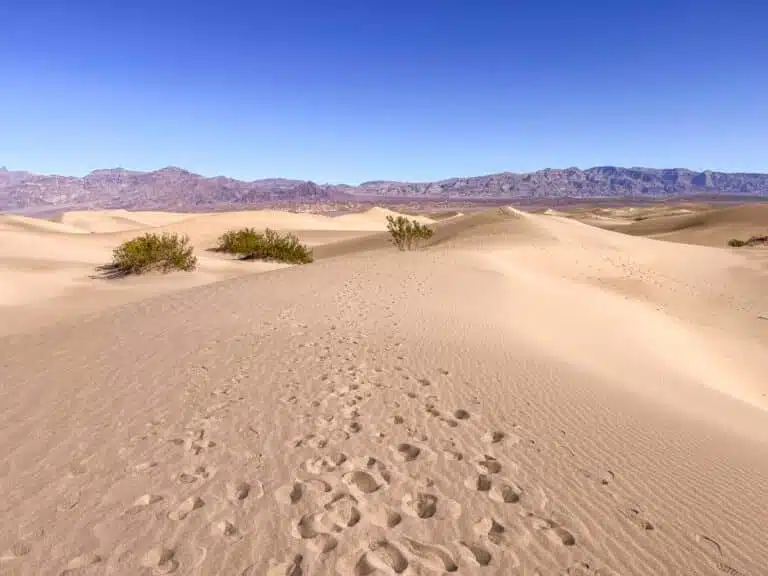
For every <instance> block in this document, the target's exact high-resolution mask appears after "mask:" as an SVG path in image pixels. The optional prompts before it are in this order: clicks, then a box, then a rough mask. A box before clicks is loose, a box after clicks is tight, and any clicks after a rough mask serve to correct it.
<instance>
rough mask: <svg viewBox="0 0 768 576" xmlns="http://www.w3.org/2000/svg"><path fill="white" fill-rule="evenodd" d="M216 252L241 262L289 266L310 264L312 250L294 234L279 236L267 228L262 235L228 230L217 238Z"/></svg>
mask: <svg viewBox="0 0 768 576" xmlns="http://www.w3.org/2000/svg"><path fill="white" fill-rule="evenodd" d="M215 250H216V251H217V252H226V253H227V254H235V255H237V256H240V257H241V258H242V259H243V260H277V261H279V262H286V263H289V264H308V263H310V262H312V260H313V256H312V250H311V249H309V248H308V247H307V246H305V245H304V244H302V243H301V242H300V241H299V238H298V237H297V236H296V235H295V234H280V233H279V232H276V231H274V230H271V229H269V228H267V229H266V230H264V233H263V234H262V233H260V232H257V231H256V229H254V228H242V229H241V230H229V231H228V232H225V233H224V234H222V235H221V236H220V237H219V242H218V246H217V247H216V248H215Z"/></svg>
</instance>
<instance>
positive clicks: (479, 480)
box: [464, 474, 491, 492]
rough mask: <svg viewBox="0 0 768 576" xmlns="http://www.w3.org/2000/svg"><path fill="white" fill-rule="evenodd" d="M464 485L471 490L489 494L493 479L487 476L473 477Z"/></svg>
mask: <svg viewBox="0 0 768 576" xmlns="http://www.w3.org/2000/svg"><path fill="white" fill-rule="evenodd" d="M464 485H465V486H466V487H467V488H469V489H470V490H474V491H477V492H488V491H489V490H490V489H491V478H490V476H488V475H486V474H478V475H477V476H471V477H470V478H467V479H466V480H465V481H464Z"/></svg>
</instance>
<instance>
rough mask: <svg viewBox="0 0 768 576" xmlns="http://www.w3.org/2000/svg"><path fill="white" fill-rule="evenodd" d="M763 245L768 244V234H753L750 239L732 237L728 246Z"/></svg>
mask: <svg viewBox="0 0 768 576" xmlns="http://www.w3.org/2000/svg"><path fill="white" fill-rule="evenodd" d="M761 245H768V236H752V237H750V238H749V239H748V240H739V239H738V238H731V239H730V240H728V246H731V247H732V248H741V247H742V246H761Z"/></svg>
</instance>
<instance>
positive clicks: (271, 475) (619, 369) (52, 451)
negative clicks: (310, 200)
mask: <svg viewBox="0 0 768 576" xmlns="http://www.w3.org/2000/svg"><path fill="white" fill-rule="evenodd" d="M352 216H354V217H352ZM385 216H386V213H385V212H383V211H378V210H377V211H375V212H372V213H371V214H369V215H368V216H366V215H362V216H361V215H350V216H349V217H340V218H346V219H345V220H340V222H341V223H340V224H338V226H339V227H338V228H336V229H334V228H331V223H329V222H326V220H323V219H318V220H315V219H314V218H312V217H310V216H307V217H306V218H304V215H300V217H296V216H295V215H291V216H283V215H262V217H263V218H264V222H266V221H268V220H269V219H270V218H272V220H269V221H270V222H274V227H275V228H278V227H279V226H286V228H284V229H294V230H298V233H299V235H300V236H301V235H302V234H306V235H307V237H312V238H315V239H319V240H320V243H318V244H317V246H316V254H317V256H318V258H317V260H316V261H315V262H314V263H313V264H311V265H308V266H300V267H283V268H281V269H277V270H272V271H269V272H267V273H255V274H251V273H238V274H237V277H230V278H228V279H225V278H223V276H222V275H219V276H216V278H218V279H219V280H221V281H217V282H211V283H208V284H207V285H204V286H203V285H196V286H195V285H190V284H187V285H185V284H183V282H184V281H185V280H183V279H184V278H185V276H184V275H182V274H178V275H172V276H170V277H165V278H147V279H140V280H139V281H135V280H134V279H131V282H134V284H133V286H132V287H133V289H141V286H142V285H143V286H146V285H151V284H155V283H158V284H159V283H160V281H164V282H165V283H166V284H167V286H166V288H165V289H164V290H168V291H167V292H165V293H161V292H160V291H158V292H155V296H154V297H151V298H150V297H147V294H148V293H147V294H145V296H144V297H143V299H142V300H141V301H138V302H131V303H124V304H122V305H120V306H116V303H117V302H118V301H117V300H115V299H114V298H112V299H110V298H106V300H105V302H103V303H102V304H99V305H97V306H95V307H94V308H92V309H90V311H87V310H86V308H84V307H83V305H82V304H74V305H73V306H74V307H75V308H77V310H72V311H70V312H69V313H68V314H66V315H64V316H62V317H61V319H60V321H58V322H57V323H55V324H50V325H48V326H46V327H42V328H37V329H34V330H31V329H26V330H16V331H15V332H12V333H7V334H6V335H5V336H0V366H2V370H3V378H2V381H1V382H0V419H1V420H2V422H4V423H5V434H4V435H2V436H1V437H0V455H2V459H1V460H0V462H2V464H0V466H1V467H0V493H2V494H3V495H4V501H3V508H2V510H3V514H2V519H3V520H4V521H3V522H2V525H1V527H0V571H8V572H9V573H13V574H61V573H79V572H82V573H99V574H101V573H104V574H137V573H146V574H152V573H155V574H160V573H167V574H171V573H173V574H201V575H202V574H214V573H226V574H244V575H245V574H252V575H263V574H267V575H270V576H277V575H281V576H282V575H291V576H295V575H297V574H304V575H305V574H329V575H330V574H339V575H341V576H361V575H372V574H411V575H417V574H445V573H457V574H478V575H482V574H568V575H576V574H580V575H584V574H587V575H589V574H592V575H598V574H600V575H606V574H623V575H626V574H637V575H648V574H670V575H673V574H713V575H717V574H731V575H733V574H737V575H750V576H756V575H759V574H761V573H762V571H764V567H765V566H766V565H768V542H766V540H765V538H763V536H762V535H763V533H764V526H763V524H764V517H763V513H762V511H763V510H765V509H766V508H768V457H767V456H768V426H767V425H766V421H767V416H766V414H767V412H766V411H768V400H767V399H766V394H768V384H767V383H766V380H765V378H764V375H765V374H766V371H768V355H766V354H765V350H766V342H767V339H768V335H766V332H765V330H766V322H765V321H764V320H761V318H760V316H761V315H762V314H765V313H766V311H768V295H767V294H766V293H765V290H764V287H765V286H766V279H767V278H766V277H767V275H768V268H767V267H766V265H765V264H766V258H768V256H765V254H766V252H765V251H760V250H754V251H751V252H744V251H737V250H730V249H727V248H715V247H709V246H700V245H699V246H697V245H691V244H684V243H673V242H669V241H659V240H657V239H654V238H645V237H641V236H640V235H627V234H622V233H619V232H617V231H611V230H605V229H600V228H596V227H593V226H590V225H587V224H585V223H582V222H578V221H575V220H573V219H571V218H569V217H566V216H563V215H551V214H550V215H547V214H542V215H535V214H528V213H525V212H522V211H519V210H515V209H513V208H504V209H494V210H488V211H484V212H479V213H474V214H467V215H464V216H460V217H456V218H453V219H449V220H445V221H441V222H437V223H433V224H431V226H432V227H433V229H434V231H435V233H434V236H433V237H432V239H431V240H430V241H429V242H427V243H426V244H425V247H424V250H422V251H417V252H412V253H400V252H398V251H396V250H394V248H393V247H392V246H391V245H390V243H389V241H388V238H387V236H386V234H384V233H382V232H381V231H382V230H383V227H382V224H381V221H382V220H383V219H384V217H385ZM121 217H122V216H121ZM197 218H198V217H196V216H195V217H191V218H189V219H185V220H183V221H176V222H171V223H170V224H167V225H164V226H163V227H161V228H158V229H163V228H165V227H166V226H167V227H170V229H173V230H182V229H183V226H185V225H187V226H190V227H189V228H188V229H189V230H190V231H191V234H190V235H191V236H193V237H194V234H197V237H198V238H205V237H207V235H209V234H212V233H213V228H214V226H213V225H212V224H211V222H212V220H206V218H207V217H206V216H202V217H199V218H200V220H201V221H205V222H206V223H205V224H204V225H203V224H200V226H199V227H200V228H205V230H203V231H200V230H198V229H197V228H195V227H196V226H197V224H195V225H194V226H192V223H193V222H195V221H196V220H197ZM217 218H219V219H222V220H224V219H226V216H218V217H217ZM232 218H233V219H232V220H229V221H228V225H229V224H231V223H232V222H235V221H236V222H238V223H239V222H242V220H239V219H240V218H241V216H233V217H232ZM670 218H671V217H670ZM334 220H335V219H334ZM315 222H320V223H321V225H322V226H325V225H326V224H327V225H328V228H323V227H318V228H310V226H312V225H315V226H321V225H320V224H314V223H315ZM199 223H200V222H198V224H199ZM298 223H303V224H305V225H306V226H307V227H306V228H304V229H302V228H298V227H297V228H289V227H288V226H298ZM757 224H759V222H758V223H757ZM376 226H379V228H376ZM340 232H343V233H347V236H346V237H344V236H345V234H341V233H340ZM3 233H5V234H10V232H8V231H7V230H6V231H5V232H3ZM127 233H128V232H126V231H115V232H108V233H94V234H88V235H86V236H84V235H82V234H75V233H73V234H70V235H69V236H66V238H67V242H77V241H80V242H83V246H86V245H87V246H91V244H90V243H91V242H98V243H101V242H104V241H105V240H109V241H111V239H112V238H115V237H121V235H122V234H127ZM13 234H20V232H18V231H16V232H13ZM24 234H30V233H29V232H24ZM34 234H35V237H36V238H38V239H39V240H40V244H39V245H35V246H37V248H35V249H36V250H39V252H38V255H39V256H40V257H42V255H43V254H44V253H45V252H46V251H47V250H49V249H50V247H51V244H47V243H45V242H44V241H45V239H47V238H48V237H49V236H50V237H55V238H59V237H60V235H59V234H50V233H45V232H39V231H38V232H35V233H34ZM329 238H332V240H331V241H327V240H328V239H329ZM59 243H61V240H59ZM107 243H108V242H107ZM107 243H105V244H104V246H106V245H107ZM94 246H96V244H94ZM101 246H102V245H101V244H98V247H101ZM99 249H100V248H99ZM30 250H31V249H30ZM94 250H95V251H96V252H97V251H98V250H97V249H96V248H94ZM82 251H83V252H85V251H86V248H82ZM5 257H6V259H7V258H10V256H9V255H8V254H5ZM94 257H95V253H94ZM207 257H210V258H212V260H211V262H221V266H227V267H229V265H230V264H242V263H231V262H229V261H225V260H217V259H216V258H214V257H213V256H206V258H207ZM2 258H3V253H0V262H3V260H2ZM30 259H31V258H30ZM6 261H7V260H6ZM8 265H9V266H11V265H13V266H17V267H18V266H19V263H18V262H16V263H15V264H8ZM84 265H85V264H84ZM205 266H213V264H205ZM208 270H210V269H208ZM251 270H253V269H251ZM206 273H207V272H205V269H204V270H203V271H202V272H201V274H206ZM210 273H211V274H213V272H210ZM195 274H198V273H195ZM191 276H193V275H191ZM169 285H172V286H173V289H172V290H171V289H170V288H168V286H169ZM81 290H82V289H81ZM158 290H160V289H159V288H158ZM107 300H108V301H109V302H108V304H107V302H106V301H107ZM51 301H52V302H60V301H61V300H56V299H55V298H53V299H52V300H51ZM34 306H40V305H39V304H29V306H28V307H27V308H26V310H27V311H29V310H31V309H32V308H34ZM22 308H23V307H22ZM2 311H3V309H2V308H0V314H1V313H2ZM86 312H88V313H86ZM43 357H45V358H46V360H45V361H41V359H42V358H43ZM68 570H69V571H71V572H67V571H68ZM78 571H79V572H78Z"/></svg>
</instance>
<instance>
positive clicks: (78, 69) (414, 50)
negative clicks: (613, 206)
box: [0, 0, 768, 184]
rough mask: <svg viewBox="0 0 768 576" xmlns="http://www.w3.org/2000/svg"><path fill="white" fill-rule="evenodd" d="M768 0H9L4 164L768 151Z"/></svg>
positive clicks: (333, 175) (383, 164)
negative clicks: (237, 0) (120, 0)
mask: <svg viewBox="0 0 768 576" xmlns="http://www.w3.org/2000/svg"><path fill="white" fill-rule="evenodd" d="M767 30H768V2H765V1H762V0H688V1H682V0H606V1H597V0H561V1H558V2H555V1H547V0H517V1H516V0H507V1H495V0H343V1H342V0H327V1H325V0H305V1H298V0H251V1H250V2H246V1H241V2H236V1H233V0H211V1H208V2H194V1H193V0H187V1H183V2H182V1H177V0H151V1H149V0H125V1H122V2H117V1H113V0H89V1H85V0H58V1H43V0H14V1H11V0H0V165H6V166H8V168H10V169H19V170H31V171H36V172H44V173H58V174H72V175H82V174H85V173H87V172H89V171H90V170H93V169H96V168H109V167H115V166H123V167H125V168H132V169H140V170H148V169H155V168H160V167H163V166H166V165H176V166H181V167H183V168H187V169H189V170H192V171H196V172H200V173H202V174H205V175H211V176H212V175H217V174H224V175H228V176H233V177H237V178H243V179H256V178H263V177H275V176H282V177H295V178H305V179H312V180H314V181H316V182H347V183H353V184H354V183H358V182H360V181H363V180H372V179H402V180H430V179H438V178H445V177H450V176H469V175H478V174H484V173H490V172H499V171H503V170H511V171H532V170H537V169H541V168H546V167H567V166H579V167H582V168H584V167H589V166H593V165H604V164H615V165H624V166H653V167H690V168H694V169H704V168H711V169H721V170H734V171H740V170H742V171H763V172H768V31H767Z"/></svg>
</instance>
